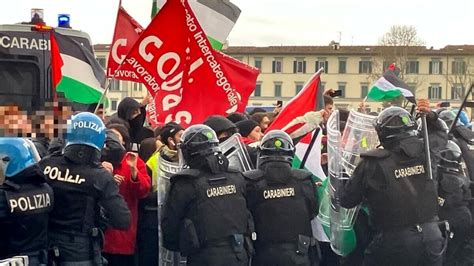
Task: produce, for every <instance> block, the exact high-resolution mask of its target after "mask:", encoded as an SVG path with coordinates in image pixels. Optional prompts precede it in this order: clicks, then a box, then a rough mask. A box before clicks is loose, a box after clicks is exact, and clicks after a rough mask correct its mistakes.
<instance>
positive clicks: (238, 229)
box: [173, 170, 251, 247]
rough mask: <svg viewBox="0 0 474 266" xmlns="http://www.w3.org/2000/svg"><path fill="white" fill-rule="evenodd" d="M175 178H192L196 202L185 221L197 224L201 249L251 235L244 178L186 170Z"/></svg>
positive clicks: (231, 174)
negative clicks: (243, 235) (233, 238)
mask: <svg viewBox="0 0 474 266" xmlns="http://www.w3.org/2000/svg"><path fill="white" fill-rule="evenodd" d="M173 178H193V179H192V181H191V182H192V183H193V186H194V188H195V200H193V201H192V203H191V205H190V206H189V212H188V214H187V215H186V218H187V219H189V220H191V221H192V223H193V224H194V227H195V229H196V233H197V236H198V238H199V243H200V246H201V247H206V246H213V245H214V243H218V242H222V241H226V240H230V237H231V236H232V235H236V234H247V233H248V229H249V222H250V221H251V220H250V213H249V212H248V210H247V201H246V200H245V180H244V178H243V176H242V175H241V174H238V173H230V172H225V173H221V174H210V173H206V172H202V171H199V170H186V171H183V172H182V173H181V174H179V175H178V176H174V177H173ZM229 243H230V242H229Z"/></svg>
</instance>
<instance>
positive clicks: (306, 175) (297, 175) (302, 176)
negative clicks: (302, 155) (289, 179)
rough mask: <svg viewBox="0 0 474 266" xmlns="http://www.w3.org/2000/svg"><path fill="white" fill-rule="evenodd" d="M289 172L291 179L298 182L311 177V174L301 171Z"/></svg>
mask: <svg viewBox="0 0 474 266" xmlns="http://www.w3.org/2000/svg"><path fill="white" fill-rule="evenodd" d="M291 172H292V173H293V177H294V178H296V179H299V180H304V179H307V178H311V177H312V176H313V174H312V173H311V172H309V171H307V170H303V169H292V170H291Z"/></svg>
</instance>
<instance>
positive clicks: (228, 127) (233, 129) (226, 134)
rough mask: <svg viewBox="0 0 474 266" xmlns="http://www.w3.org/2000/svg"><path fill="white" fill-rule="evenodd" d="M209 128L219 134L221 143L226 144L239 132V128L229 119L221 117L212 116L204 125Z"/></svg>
mask: <svg viewBox="0 0 474 266" xmlns="http://www.w3.org/2000/svg"><path fill="white" fill-rule="evenodd" d="M203 124H204V125H206V126H209V127H210V128H212V130H214V131H215V132H216V134H217V138H218V139H219V142H224V141H226V140H227V139H228V138H230V137H231V136H232V135H234V134H235V133H237V132H238V129H237V126H236V125H235V124H234V123H232V122H231V121H230V120H229V119H227V118H225V117H224V116H221V115H211V116H209V117H208V118H207V119H206V120H205V121H204V123H203Z"/></svg>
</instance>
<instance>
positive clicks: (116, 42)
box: [107, 5, 143, 82]
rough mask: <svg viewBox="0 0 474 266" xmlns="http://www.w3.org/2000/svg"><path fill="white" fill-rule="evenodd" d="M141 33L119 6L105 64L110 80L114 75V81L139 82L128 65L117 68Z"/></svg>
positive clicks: (133, 21)
mask: <svg viewBox="0 0 474 266" xmlns="http://www.w3.org/2000/svg"><path fill="white" fill-rule="evenodd" d="M142 31H143V27H142V26H141V25H140V24H138V22H137V21H135V19H133V18H132V17H131V16H130V15H129V14H128V13H127V11H125V9H124V8H123V7H122V6H121V5H120V6H119V9H118V12H117V21H116V23H115V31H114V38H113V41H112V45H111V47H110V53H109V59H108V62H107V77H109V78H111V77H114V75H115V77H114V78H115V79H120V80H129V81H135V82H140V79H139V78H138V76H137V75H136V73H135V71H134V70H133V69H132V67H131V66H130V65H122V66H121V67H120V69H118V68H119V66H120V64H121V63H122V61H123V60H124V58H125V56H126V55H127V54H128V52H129V51H130V49H131V48H132V46H133V45H134V44H135V42H136V41H137V40H138V37H139V36H140V33H141V32H142ZM115 71H117V72H115Z"/></svg>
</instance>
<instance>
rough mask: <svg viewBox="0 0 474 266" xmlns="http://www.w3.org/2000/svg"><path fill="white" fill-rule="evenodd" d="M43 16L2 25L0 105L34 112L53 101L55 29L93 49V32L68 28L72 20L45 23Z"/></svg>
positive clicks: (0, 42) (0, 32)
mask: <svg viewBox="0 0 474 266" xmlns="http://www.w3.org/2000/svg"><path fill="white" fill-rule="evenodd" d="M32 14H33V12H32ZM35 15H36V17H38V14H37V13H35ZM40 16H41V19H39V20H38V19H36V21H34V20H33V19H32V21H31V22H28V23H21V24H12V25H0V106H5V105H16V106H18V107H19V108H20V109H21V110H25V111H34V110H39V109H41V108H42V107H43V106H45V104H46V102H52V100H53V97H54V94H53V92H54V91H53V87H52V85H51V43H50V30H51V29H54V30H55V31H56V32H58V33H60V34H63V35H67V36H69V37H71V38H72V39H74V40H76V41H78V42H79V43H81V44H82V45H83V46H84V47H85V48H86V49H88V50H90V51H91V52H93V48H92V45H91V41H90V37H89V34H87V33H86V32H83V31H79V30H74V29H71V28H67V27H68V26H69V25H68V24H69V23H67V24H66V26H67V27H61V25H59V27H56V28H52V27H48V26H45V24H44V22H42V14H40ZM76 106H79V107H78V108H76V109H83V108H86V107H85V106H81V105H79V104H76Z"/></svg>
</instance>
